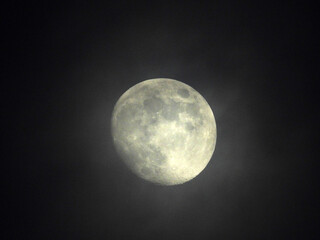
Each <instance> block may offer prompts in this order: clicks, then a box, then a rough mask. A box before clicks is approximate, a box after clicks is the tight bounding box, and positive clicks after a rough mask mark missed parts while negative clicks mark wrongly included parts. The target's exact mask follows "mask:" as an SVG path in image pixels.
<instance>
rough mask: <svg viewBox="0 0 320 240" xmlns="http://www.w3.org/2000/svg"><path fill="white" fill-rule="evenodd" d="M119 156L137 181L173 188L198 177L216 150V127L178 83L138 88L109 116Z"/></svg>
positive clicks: (204, 106) (199, 100)
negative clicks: (141, 179) (172, 186)
mask: <svg viewBox="0 0 320 240" xmlns="http://www.w3.org/2000/svg"><path fill="white" fill-rule="evenodd" d="M111 124H112V126H111V130H112V136H113V140H114V144H115V147H116V149H117V152H118V153H119V155H120V156H121V158H122V159H123V161H124V162H125V163H126V164H127V166H128V167H129V168H130V169H131V170H132V171H133V172H134V173H135V174H136V175H138V176H139V177H141V178H143V179H145V180H148V181H151V182H153V183H157V184H161V185H175V184H181V183H184V182H187V181H189V180H191V179H193V178H194V177H196V176H197V175H198V174H199V173H200V172H201V171H202V170H203V169H204V168H205V167H206V166H207V164H208V162H209V161H210V159H211V156H212V154H213V151H214V148H215V144H216V123H215V119H214V115H213V112H212V110H211V108H210V106H209V104H208V103H207V102H206V100H205V99H204V98H203V97H202V96H201V95H200V94H199V93H198V92H197V91H196V90H194V89H193V88H191V87H190V86H188V85H187V84H184V83H182V82H179V81H176V80H173V79H166V78H157V79H150V80H146V81H143V82H140V83H138V84H136V85H134V86H133V87H131V88H130V89H129V90H127V91H126V92H125V93H124V94H123V95H122V96H121V97H120V98H119V100H118V101H117V103H116V105H115V107H114V110H113V114H112V123H111Z"/></svg>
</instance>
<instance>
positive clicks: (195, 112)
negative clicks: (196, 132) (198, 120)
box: [186, 103, 200, 116]
mask: <svg viewBox="0 0 320 240" xmlns="http://www.w3.org/2000/svg"><path fill="white" fill-rule="evenodd" d="M186 112H187V113H188V114H189V115H191V116H199V114H200V111H199V106H198V105H197V104H195V103H191V104H187V105H186Z"/></svg>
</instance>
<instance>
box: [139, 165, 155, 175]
mask: <svg viewBox="0 0 320 240" xmlns="http://www.w3.org/2000/svg"><path fill="white" fill-rule="evenodd" d="M141 172H142V173H143V174H144V175H149V174H150V173H152V171H151V169H150V168H148V167H143V168H142V169H141Z"/></svg>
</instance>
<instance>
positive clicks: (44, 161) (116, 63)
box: [1, 1, 320, 240]
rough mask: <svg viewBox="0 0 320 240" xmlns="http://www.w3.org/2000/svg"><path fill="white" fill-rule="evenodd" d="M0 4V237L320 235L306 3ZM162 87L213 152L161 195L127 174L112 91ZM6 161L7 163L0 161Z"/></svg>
mask: <svg viewBox="0 0 320 240" xmlns="http://www.w3.org/2000/svg"><path fill="white" fill-rule="evenodd" d="M10 2H11V3H8V4H7V6H5V7H2V12H3V13H2V14H1V15H2V18H3V20H2V21H1V22H2V25H3V26H2V33H4V35H3V36H2V40H4V43H2V44H1V45H2V46H1V48H2V54H1V55H2V58H3V60H4V63H2V68H1V69H2V71H1V79H2V81H1V82H2V83H1V85H2V87H1V96H2V97H3V100H2V101H1V108H2V111H1V112H2V114H1V116H2V117H1V118H2V121H3V124H2V130H1V131H2V134H1V135H2V138H3V140H4V141H5V142H6V145H5V151H3V152H2V157H1V158H2V161H3V163H5V164H4V165H3V168H2V172H3V173H4V178H5V188H4V189H3V192H4V193H5V196H6V197H5V199H8V201H6V202H5V205H2V207H3V208H4V209H5V210H9V214H8V215H4V216H3V217H2V218H3V220H4V221H5V222H6V225H5V226H6V231H5V235H6V237H4V238H2V239H25V240H26V239H43V240H44V239H54V240H58V239H68V240H71V239H92V240H95V239H110V240H113V239H139V240H143V239H184V240H185V239H197V240H202V239H319V238H320V233H319V230H318V227H319V225H320V221H319V188H318V185H319V184H318V175H317V172H318V170H319V158H318V149H317V148H316V147H317V146H316V139H315V137H316V135H318V134H319V121H318V109H317V108H318V102H317V101H316V93H317V90H316V88H315V85H314V84H315V82H316V80H319V64H318V58H319V53H318V51H319V40H318V39H317V38H316V36H317V34H319V26H318V19H317V14H318V13H317V12H316V8H315V6H311V5H308V4H306V3H305V4H301V3H300V2H298V1H288V2H285V1H274V2H270V1H252V2H244V1H237V2H235V1H234V2H232V1H219V2H216V1H210V2H207V3H205V2H202V3H198V1H181V2H179V3H178V2H177V1H169V2H165V1H148V2H147V3H144V4H142V3H140V2H138V1H114V2H112V1H101V2H100V3H93V2H92V1H87V2H84V1H75V2H68V1H67V2H65V3H64V4H62V5H60V4H57V3H56V2H55V1H51V3H35V2H34V1H24V2H18V1H10ZM157 77H164V78H173V79H176V80H179V81H182V82H184V83H186V84H188V85H190V86H191V87H193V88H194V89H196V90H197V91H198V92H199V93H201V94H202V96H203V97H204V98H205V99H206V100H207V102H208V103H209V105H210V106H211V108H212V110H213V112H214V115H215V118H216V123H217V135H218V136H217V144H216V149H215V152H214V154H213V157H212V159H211V161H210V162H209V164H208V166H207V167H206V168H205V170H204V171H203V172H202V173H201V174H200V175H198V176H197V177H196V178H195V179H193V180H192V181H190V182H187V183H185V184H183V185H177V186H171V187H165V186H157V185H154V184H152V183H148V182H146V181H144V180H142V179H140V178H138V177H137V176H135V175H134V174H133V173H132V172H130V170H129V169H128V168H127V167H126V166H125V165H124V163H123V162H122V161H121V160H120V158H119V157H118V156H117V154H116V152H115V148H114V146H113V142H112V138H111V131H110V119H111V114H112V110H113V107H114V105H115V103H116V101H117V100H118V98H119V97H120V96H121V94H123V93H124V92H125V91H126V90H127V89H128V88H130V87H131V86H133V85H134V84H136V83H138V82H141V81H143V80H146V79H150V78H157ZM7 163H8V166H7Z"/></svg>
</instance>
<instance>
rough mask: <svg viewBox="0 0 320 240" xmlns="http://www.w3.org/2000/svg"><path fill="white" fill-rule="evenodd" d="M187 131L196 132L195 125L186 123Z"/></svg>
mask: <svg viewBox="0 0 320 240" xmlns="http://www.w3.org/2000/svg"><path fill="white" fill-rule="evenodd" d="M186 129H187V130H188V131H192V130H194V126H193V124H192V123H191V122H187V123H186Z"/></svg>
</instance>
